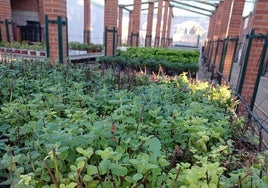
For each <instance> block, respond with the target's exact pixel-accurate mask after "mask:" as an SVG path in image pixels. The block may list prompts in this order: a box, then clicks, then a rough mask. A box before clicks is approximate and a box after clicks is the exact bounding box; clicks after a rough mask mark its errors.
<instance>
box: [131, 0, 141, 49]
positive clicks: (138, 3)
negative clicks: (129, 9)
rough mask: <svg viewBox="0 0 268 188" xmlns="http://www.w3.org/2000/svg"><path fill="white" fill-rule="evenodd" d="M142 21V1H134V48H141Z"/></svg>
mask: <svg viewBox="0 0 268 188" xmlns="http://www.w3.org/2000/svg"><path fill="white" fill-rule="evenodd" d="M140 19H141V0H134V4H133V22H132V46H134V47H136V46H139V31H140ZM137 41H138V42H137Z"/></svg>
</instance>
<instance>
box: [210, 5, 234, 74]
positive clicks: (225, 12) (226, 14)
mask: <svg viewBox="0 0 268 188" xmlns="http://www.w3.org/2000/svg"><path fill="white" fill-rule="evenodd" d="M232 1H233V0H225V1H224V2H223V4H220V6H222V8H221V9H222V12H221V13H220V17H219V19H220V29H219V38H220V39H221V40H223V39H225V38H226V37H227V30H228V26H229V18H230V12H231V8H232ZM223 45H224V41H222V42H220V43H219V48H218V53H217V56H216V61H215V69H214V70H215V72H214V75H215V76H216V75H217V72H218V70H219V68H220V62H221V58H222V52H223Z"/></svg>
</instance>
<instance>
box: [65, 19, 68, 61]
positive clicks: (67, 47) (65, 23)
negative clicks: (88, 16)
mask: <svg viewBox="0 0 268 188" xmlns="http://www.w3.org/2000/svg"><path fill="white" fill-rule="evenodd" d="M65 24H66V48H67V57H68V56H69V46H68V43H69V40H68V18H66V23H65Z"/></svg>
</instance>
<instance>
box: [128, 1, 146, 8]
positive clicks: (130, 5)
mask: <svg viewBox="0 0 268 188" xmlns="http://www.w3.org/2000/svg"><path fill="white" fill-rule="evenodd" d="M148 3H149V2H142V3H141V4H142V5H143V4H148ZM133 5H134V4H128V5H124V6H125V7H132V6H133Z"/></svg>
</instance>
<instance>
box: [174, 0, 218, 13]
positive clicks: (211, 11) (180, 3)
mask: <svg viewBox="0 0 268 188" xmlns="http://www.w3.org/2000/svg"><path fill="white" fill-rule="evenodd" d="M170 2H172V3H176V4H179V5H184V6H187V7H192V8H195V9H199V10H203V11H207V12H209V13H213V10H207V9H205V8H201V7H198V6H193V5H189V4H187V3H182V2H178V1H174V0H170Z"/></svg>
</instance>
